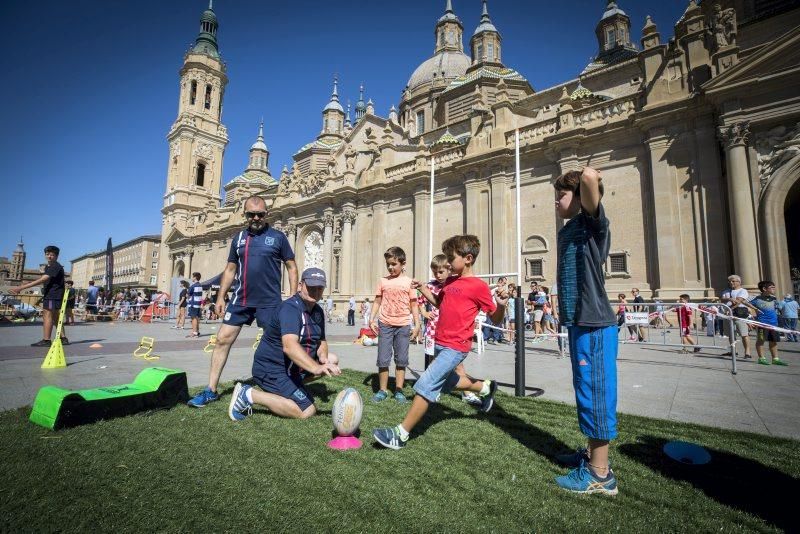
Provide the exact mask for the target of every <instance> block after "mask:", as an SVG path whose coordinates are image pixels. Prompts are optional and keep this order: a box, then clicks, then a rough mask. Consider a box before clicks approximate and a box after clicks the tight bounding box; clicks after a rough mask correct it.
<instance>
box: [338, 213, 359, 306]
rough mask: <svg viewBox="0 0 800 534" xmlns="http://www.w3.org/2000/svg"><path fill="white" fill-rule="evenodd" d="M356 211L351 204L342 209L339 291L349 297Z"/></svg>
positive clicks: (351, 291) (351, 281) (351, 284)
mask: <svg viewBox="0 0 800 534" xmlns="http://www.w3.org/2000/svg"><path fill="white" fill-rule="evenodd" d="M355 220H356V212H355V210H353V207H352V206H348V207H346V208H344V210H343V211H342V252H341V256H340V258H341V273H340V274H341V283H340V285H339V293H340V294H341V295H343V296H347V297H349V296H350V295H351V294H352V293H353V257H354V251H353V226H352V225H353V223H354V222H355Z"/></svg>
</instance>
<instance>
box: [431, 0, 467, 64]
mask: <svg viewBox="0 0 800 534" xmlns="http://www.w3.org/2000/svg"><path fill="white" fill-rule="evenodd" d="M463 32H464V25H463V24H462V23H461V19H460V18H458V16H457V15H456V14H455V12H454V11H453V2H452V0H447V5H446V6H445V9H444V15H442V16H441V17H439V20H438V21H437V22H436V30H435V34H436V50H435V53H436V54H438V53H439V52H442V51H444V50H453V51H458V52H463V51H464V45H463V44H462V42H461V35H462V33H463Z"/></svg>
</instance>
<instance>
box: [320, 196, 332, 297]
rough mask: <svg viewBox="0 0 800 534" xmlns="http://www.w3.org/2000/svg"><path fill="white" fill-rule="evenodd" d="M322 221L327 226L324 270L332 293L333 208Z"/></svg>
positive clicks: (327, 290)
mask: <svg viewBox="0 0 800 534" xmlns="http://www.w3.org/2000/svg"><path fill="white" fill-rule="evenodd" d="M322 223H323V225H324V226H325V237H324V238H323V239H324V243H323V244H322V246H323V249H322V270H323V271H325V275H326V276H327V277H328V287H327V288H326V292H327V293H328V294H330V292H331V291H332V290H333V284H332V283H331V281H332V280H333V274H334V273H333V210H325V214H324V215H323V217H322Z"/></svg>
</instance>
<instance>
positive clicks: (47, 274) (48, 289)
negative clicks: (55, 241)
mask: <svg viewBox="0 0 800 534" xmlns="http://www.w3.org/2000/svg"><path fill="white" fill-rule="evenodd" d="M59 252H61V250H59V248H58V247H56V246H53V245H48V246H46V247H45V248H44V257H45V258H47V266H46V267H45V268H44V274H43V275H42V276H40V277H39V278H37V279H36V280H33V281H32V282H28V283H27V284H22V285H20V286H17V287H12V288H11V294H12V295H19V294H20V293H21V292H22V291H23V290H25V289H28V288H31V287H35V286H38V285H43V286H44V287H43V288H42V297H43V300H42V307H43V308H44V309H43V310H42V320H43V322H42V327H43V330H44V332H43V335H42V340H41V341H37V342H36V343H33V344H31V347H49V346H50V345H51V341H50V336H51V335H52V333H53V325H54V324H56V323H58V314H59V312H60V311H61V300H62V299H63V298H64V268H63V267H62V266H61V264H60V263H58V261H57V260H58V254H59ZM61 344H62V345H69V340H68V339H67V333H66V329H65V328H64V325H62V326H61Z"/></svg>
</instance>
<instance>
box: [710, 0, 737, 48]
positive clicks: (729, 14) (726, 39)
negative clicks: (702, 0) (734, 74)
mask: <svg viewBox="0 0 800 534" xmlns="http://www.w3.org/2000/svg"><path fill="white" fill-rule="evenodd" d="M710 26H711V31H712V32H713V34H714V42H715V43H716V46H717V50H719V49H720V48H723V47H725V46H735V45H736V11H735V10H734V9H733V8H732V7H729V8H728V9H722V8H721V7H720V5H719V4H716V5H715V6H714V14H713V15H711V24H710Z"/></svg>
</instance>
